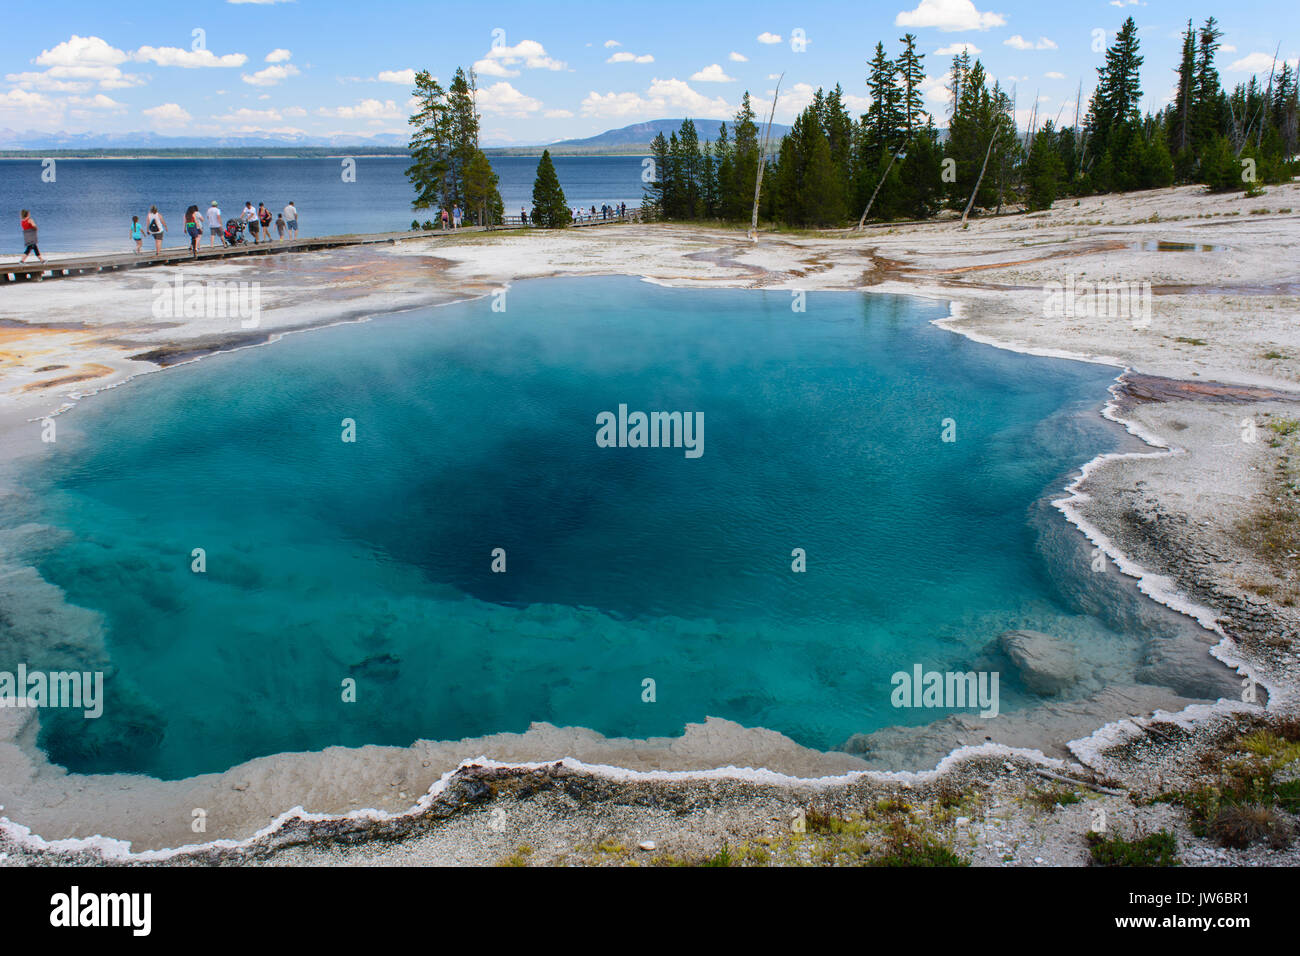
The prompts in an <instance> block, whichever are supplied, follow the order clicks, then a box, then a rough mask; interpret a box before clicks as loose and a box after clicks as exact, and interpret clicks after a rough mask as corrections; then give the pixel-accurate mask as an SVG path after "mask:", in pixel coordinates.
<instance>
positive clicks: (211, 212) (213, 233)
mask: <svg viewBox="0 0 1300 956" xmlns="http://www.w3.org/2000/svg"><path fill="white" fill-rule="evenodd" d="M224 231H225V230H224V227H223V226H222V220H221V207H220V206H218V205H217V201H216V200H215V199H214V200H212V204H211V205H210V206H208V248H209V249H211V248H212V247H213V246H215V245H216V244H217V243H218V242H220V243H221V244H222V245H223V246H224V245H225V244H226V237H225V235H224Z"/></svg>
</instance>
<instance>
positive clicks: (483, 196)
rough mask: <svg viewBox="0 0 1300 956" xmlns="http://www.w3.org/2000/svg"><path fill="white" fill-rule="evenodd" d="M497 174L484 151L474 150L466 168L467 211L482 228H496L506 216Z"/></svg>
mask: <svg viewBox="0 0 1300 956" xmlns="http://www.w3.org/2000/svg"><path fill="white" fill-rule="evenodd" d="M497 186H498V178H497V174H496V173H495V172H494V171H493V170H492V164H491V163H490V162H488V158H487V156H486V155H485V154H484V153H483V150H481V149H476V150H474V155H473V156H472V157H471V158H470V161H469V164H468V165H467V166H466V167H465V209H466V211H468V212H469V213H471V214H472V215H473V217H474V220H475V221H476V222H477V223H478V224H479V225H480V226H495V225H496V224H498V223H499V222H501V220H502V218H503V216H504V214H505V204H504V203H502V201H501V192H500V190H499V189H498V188H497Z"/></svg>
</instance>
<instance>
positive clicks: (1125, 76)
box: [1087, 17, 1142, 156]
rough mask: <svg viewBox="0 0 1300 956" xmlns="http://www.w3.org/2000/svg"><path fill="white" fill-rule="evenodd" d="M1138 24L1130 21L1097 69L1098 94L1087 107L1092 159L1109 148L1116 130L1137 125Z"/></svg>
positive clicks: (1139, 93)
mask: <svg viewBox="0 0 1300 956" xmlns="http://www.w3.org/2000/svg"><path fill="white" fill-rule="evenodd" d="M1141 66H1142V57H1141V56H1139V55H1138V36H1137V24H1136V23H1135V22H1134V21H1133V18H1132V17H1129V18H1128V19H1126V20H1125V21H1124V25H1123V26H1122V27H1120V31H1119V33H1117V34H1116V35H1115V42H1114V43H1113V44H1111V46H1110V47H1109V48H1107V50H1106V61H1105V63H1104V64H1103V65H1102V66H1099V67H1098V68H1097V90H1096V92H1095V93H1093V95H1092V102H1091V104H1090V105H1089V107H1088V123H1087V127H1088V143H1089V149H1090V150H1091V151H1092V153H1093V155H1095V156H1101V155H1103V154H1104V153H1105V152H1106V151H1107V150H1108V148H1109V147H1110V144H1111V140H1112V139H1113V138H1114V135H1115V132H1116V129H1117V128H1118V127H1119V126H1122V125H1130V124H1136V123H1137V121H1138V117H1139V113H1138V104H1139V102H1140V101H1141V99H1142V85H1141V78H1140V75H1139V70H1140V68H1141Z"/></svg>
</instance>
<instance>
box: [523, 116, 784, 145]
mask: <svg viewBox="0 0 1300 956" xmlns="http://www.w3.org/2000/svg"><path fill="white" fill-rule="evenodd" d="M682 122H683V121H682V120H680V119H657V120H650V121H649V122H648V123H633V124H632V125H631V126H623V127H620V128H619V129H608V130H605V132H603V133H600V134H598V135H596V136H588V137H586V138H585V139H562V140H560V141H559V142H558V143H552V144H551V145H550V146H549V147H548V148H549V149H555V148H557V147H571V146H572V147H578V148H587V147H592V146H596V147H603V146H638V147H639V146H648V145H650V142H651V141H652V140H653V139H654V138H655V137H656V136H658V135H659V134H660V133H663V134H664V137H665V138H667V137H669V136H671V135H672V134H673V133H676V132H677V131H678V130H680V129H681V128H682ZM692 122H694V123H695V132H696V133H698V134H699V137H700V141H701V142H703V141H704V140H714V139H717V138H718V127H719V126H721V125H722V124H723V123H726V124H727V135H728V136H730V135H731V127H732V122H731V120H720V119H693V120H692ZM789 131H790V127H788V126H784V125H782V124H781V123H773V124H772V138H773V139H778V140H779V139H780V138H781V137H782V136H784V135H785V134H786V133H788V132H789ZM760 132H761V129H760Z"/></svg>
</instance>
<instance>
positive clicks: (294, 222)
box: [284, 199, 298, 239]
mask: <svg viewBox="0 0 1300 956" xmlns="http://www.w3.org/2000/svg"><path fill="white" fill-rule="evenodd" d="M284 224H285V227H286V228H287V229H288V230H289V238H290V239H297V238H298V207H297V206H295V205H294V204H293V200H292V199H290V200H289V205H287V206H285V207H284Z"/></svg>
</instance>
